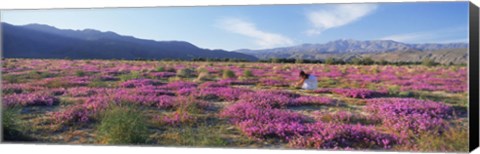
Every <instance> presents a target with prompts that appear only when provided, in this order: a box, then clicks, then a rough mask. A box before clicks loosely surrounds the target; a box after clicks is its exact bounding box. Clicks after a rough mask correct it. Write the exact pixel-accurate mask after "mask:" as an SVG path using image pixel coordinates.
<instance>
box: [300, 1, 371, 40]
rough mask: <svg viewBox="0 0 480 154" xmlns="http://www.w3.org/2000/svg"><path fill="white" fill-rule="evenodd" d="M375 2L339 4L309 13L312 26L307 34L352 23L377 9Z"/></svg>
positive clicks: (308, 16)
mask: <svg viewBox="0 0 480 154" xmlns="http://www.w3.org/2000/svg"><path fill="white" fill-rule="evenodd" d="M377 7H378V6H377V5H374V4H339V5H335V6H334V7H330V8H325V9H322V10H317V11H311V12H308V13H307V18H308V21H309V22H310V23H311V24H312V26H313V27H312V28H311V29H309V30H307V31H306V34H307V35H319V34H321V33H322V32H323V31H325V30H327V29H331V28H335V27H340V26H343V25H347V24H350V23H352V22H355V21H357V20H359V19H360V18H362V17H364V16H366V15H369V14H371V13H372V12H374V11H375V10H376V9H377Z"/></svg>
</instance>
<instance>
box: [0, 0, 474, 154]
mask: <svg viewBox="0 0 480 154" xmlns="http://www.w3.org/2000/svg"><path fill="white" fill-rule="evenodd" d="M415 1H417V2H418V1H428V0H282V1H278V0H162V1H154V0H0V9H45V8H101V7H142V6H205V5H246V4H298V3H307V4H308V3H348V2H357V3H358V2H415ZM435 1H437V2H438V1H448V0H435ZM450 1H451V0H450ZM472 2H474V3H475V4H476V5H477V6H479V4H480V3H479V1H478V0H472ZM0 20H1V19H0ZM0 152H1V153H3V154H6V153H8V154H10V153H15V154H20V153H29V154H41V153H48V154H52V153H62V154H90V153H102V154H109V153H115V154H140V153H142V154H143V153H155V154H179V153H209V154H225V153H227V154H245V153H248V154H257V153H258V154H260V153H261V154H313V153H315V154H316V153H321V152H328V153H334V154H351V153H358V154H360V153H385V152H373V151H370V152H362V151H355V152H348V151H316V150H265V149H263V150H260V149H232V148H231V149H226V148H166V147H139V146H91V145H89V146H87V145H52V144H50V145H47V144H7V143H2V144H0ZM389 153H405V152H389ZM474 153H480V150H478V149H477V150H476V151H475V152H474Z"/></svg>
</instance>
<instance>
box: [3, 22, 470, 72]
mask: <svg viewBox="0 0 480 154" xmlns="http://www.w3.org/2000/svg"><path fill="white" fill-rule="evenodd" d="M1 28H2V44H3V46H2V53H3V57H4V58H71V59H181V60H192V59H194V58H205V59H207V58H215V59H223V58H230V59H243V60H248V61H257V60H259V59H270V58H301V59H312V60H324V59H327V58H335V59H343V60H345V61H349V60H351V59H353V58H364V57H370V58H372V59H373V60H386V61H391V62H399V61H407V62H418V61H422V60H423V59H425V58H429V59H432V60H434V61H436V62H440V63H454V64H462V63H466V62H467V60H468V43H447V44H433V43H429V44H408V43H402V42H397V41H392V40H364V41H361V40H352V39H341V40H336V41H330V42H327V43H324V44H302V45H297V46H291V47H282V48H273V49H262V50H249V49H241V50H235V51H226V50H221V49H216V50H210V49H203V48H199V47H197V46H195V45H193V44H191V43H189V42H185V41H155V40H147V39H139V38H135V37H132V36H124V35H120V34H117V33H114V32H109V31H107V32H101V31H98V30H94V29H84V30H68V29H58V28H55V27H53V26H49V25H42V24H28V25H23V26H16V25H11V24H8V23H2V24H1Z"/></svg>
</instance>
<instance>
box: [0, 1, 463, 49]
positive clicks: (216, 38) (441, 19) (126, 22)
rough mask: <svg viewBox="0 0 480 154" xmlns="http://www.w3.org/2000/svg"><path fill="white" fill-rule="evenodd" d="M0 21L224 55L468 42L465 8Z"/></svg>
mask: <svg viewBox="0 0 480 154" xmlns="http://www.w3.org/2000/svg"><path fill="white" fill-rule="evenodd" d="M0 19H1V20H2V22H7V23H11V24H14V25H25V24H30V23H40V24H48V25H51V26H55V27H57V28H61V29H86V28H90V29H97V30H100V31H113V32H116V33H119V34H121V35H130V36H134V37H137V38H143V39H153V40H159V41H162V40H182V41H188V42H190V43H193V44H195V45H197V46H199V47H201V48H209V49H226V50H236V49H244V48H247V49H264V48H274V47H285V46H292V45H299V44H303V43H326V42H328V41H333V40H337V39H356V40H395V41H400V42H406V43H450V42H468V2H436V3H433V2H428V3H426V2H420V3H365V4H316V5H260V6H211V7H158V8H108V9H54V10H6V11H2V12H1V18H0Z"/></svg>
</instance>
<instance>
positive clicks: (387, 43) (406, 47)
mask: <svg viewBox="0 0 480 154" xmlns="http://www.w3.org/2000/svg"><path fill="white" fill-rule="evenodd" d="M437 51H438V52H437ZM236 52H240V53H244V54H249V55H253V56H256V57H257V58H259V59H269V58H302V59H315V60H323V59H326V58H329V57H332V58H336V59H343V60H347V61H348V60H350V59H352V58H362V57H371V58H372V59H374V60H387V61H409V62H415V61H421V60H423V59H424V58H431V59H434V60H435V61H436V62H440V63H450V62H452V63H466V62H467V59H468V44H467V43H448V44H407V43H402V42H396V41H392V40H372V41H359V40H351V39H349V40H336V41H331V42H328V43H325V44H303V45H298V46H292V47H283V48H274V49H264V50H248V49H241V50H236ZM407 57H408V58H407Z"/></svg>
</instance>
